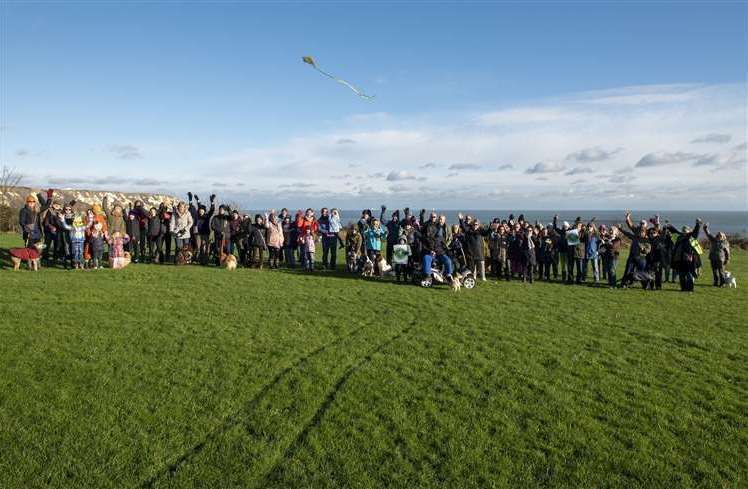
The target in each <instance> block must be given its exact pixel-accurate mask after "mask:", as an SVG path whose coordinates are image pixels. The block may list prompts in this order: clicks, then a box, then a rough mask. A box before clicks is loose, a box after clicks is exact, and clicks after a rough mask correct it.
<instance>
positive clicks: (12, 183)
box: [0, 165, 23, 205]
mask: <svg viewBox="0 0 748 489" xmlns="http://www.w3.org/2000/svg"><path fill="white" fill-rule="evenodd" d="M21 180H23V174H22V173H20V172H18V171H16V169H15V168H11V167H9V166H7V165H3V167H2V169H0V205H8V204H9V203H10V193H11V192H13V191H14V190H15V189H16V188H17V187H18V184H19V183H21Z"/></svg>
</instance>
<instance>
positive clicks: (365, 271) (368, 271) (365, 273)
mask: <svg viewBox="0 0 748 489" xmlns="http://www.w3.org/2000/svg"><path fill="white" fill-rule="evenodd" d="M361 276H362V277H373V276H374V262H373V261H371V259H370V258H369V257H368V256H367V257H366V261H365V262H364V266H363V267H362V269H361Z"/></svg>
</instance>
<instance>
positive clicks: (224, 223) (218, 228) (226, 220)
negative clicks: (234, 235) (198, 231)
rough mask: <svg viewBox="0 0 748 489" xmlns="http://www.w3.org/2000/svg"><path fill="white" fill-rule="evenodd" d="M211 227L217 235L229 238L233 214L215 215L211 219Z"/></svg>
mask: <svg viewBox="0 0 748 489" xmlns="http://www.w3.org/2000/svg"><path fill="white" fill-rule="evenodd" d="M210 229H212V230H213V232H214V233H215V234H216V235H217V236H222V237H224V238H228V237H229V236H230V234H231V215H230V214H216V215H214V216H213V217H212V218H211V220H210Z"/></svg>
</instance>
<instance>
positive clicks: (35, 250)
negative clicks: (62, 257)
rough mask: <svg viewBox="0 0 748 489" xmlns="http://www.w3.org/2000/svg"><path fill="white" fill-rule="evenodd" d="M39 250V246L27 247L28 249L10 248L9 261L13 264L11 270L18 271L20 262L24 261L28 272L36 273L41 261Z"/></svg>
mask: <svg viewBox="0 0 748 489" xmlns="http://www.w3.org/2000/svg"><path fill="white" fill-rule="evenodd" d="M40 249H41V245H40V244H36V245H34V246H29V247H28V248H11V249H10V250H9V252H10V260H11V261H12V262H13V270H20V269H21V262H23V261H25V262H26V263H27V264H28V266H29V270H33V271H35V272H36V271H38V270H39V261H40V259H41V254H40V253H39V251H40Z"/></svg>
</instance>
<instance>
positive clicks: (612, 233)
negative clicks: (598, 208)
mask: <svg viewBox="0 0 748 489" xmlns="http://www.w3.org/2000/svg"><path fill="white" fill-rule="evenodd" d="M599 252H600V254H601V255H602V256H603V264H604V266H605V267H606V271H605V276H606V277H607V278H608V286H609V287H610V288H611V289H612V288H614V287H615V286H616V267H617V266H618V255H619V254H620V252H621V238H620V237H619V236H618V227H616V226H612V227H611V228H610V229H609V230H606V231H605V232H604V233H603V234H602V235H601V237H600V248H599Z"/></svg>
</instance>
